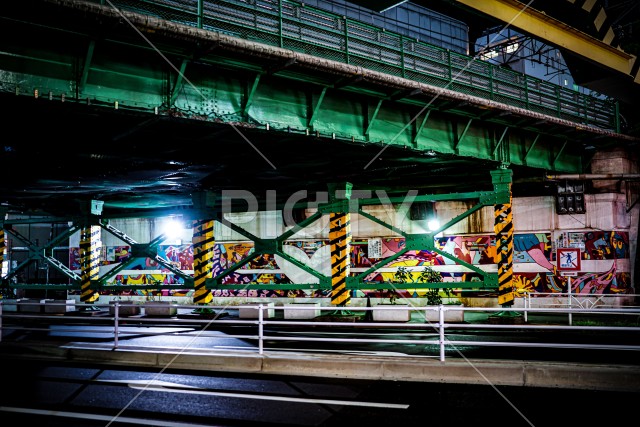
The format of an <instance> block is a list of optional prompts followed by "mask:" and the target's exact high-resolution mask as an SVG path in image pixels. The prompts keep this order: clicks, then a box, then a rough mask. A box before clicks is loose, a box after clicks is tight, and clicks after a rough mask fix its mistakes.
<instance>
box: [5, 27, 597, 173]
mask: <svg viewBox="0 0 640 427" xmlns="http://www.w3.org/2000/svg"><path fill="white" fill-rule="evenodd" d="M48 31H50V32H51V37H50V40H46V41H45V43H43V46H41V47H40V46H39V47H29V46H27V47H25V49H26V51H27V54H26V55H25V54H22V57H21V58H22V61H20V62H17V61H15V60H13V59H12V58H14V57H15V56H16V55H19V53H18V48H15V50H16V52H14V51H12V50H11V47H10V49H8V50H6V51H4V52H0V60H2V62H0V63H3V64H7V65H5V66H3V67H0V68H3V70H2V71H3V74H2V75H3V77H2V79H3V82H4V84H5V85H6V84H11V85H13V86H14V87H15V89H16V91H17V93H20V94H24V95H30V96H32V95H33V90H34V88H38V89H39V90H40V92H41V93H47V92H51V93H52V96H53V101H54V102H55V101H58V102H60V101H61V96H62V95H63V94H66V98H65V102H86V101H87V100H90V101H91V103H92V105H95V106H104V107H105V108H113V103H114V102H115V101H118V102H119V108H120V109H127V108H129V109H137V110H140V109H142V110H146V111H154V110H155V109H158V114H159V115H161V116H162V115H169V114H171V112H170V111H169V110H168V109H167V108H166V107H165V106H164V104H165V102H164V101H165V100H166V99H167V98H168V97H171V98H175V102H174V106H175V109H176V110H177V111H179V112H182V113H186V114H187V115H188V114H192V115H194V116H195V115H197V117H198V120H202V117H206V118H208V120H212V121H213V120H215V121H222V122H230V123H236V122H246V123H249V124H251V125H252V126H255V125H265V126H266V125H267V124H269V126H270V127H271V128H272V129H280V130H285V129H286V130H291V131H292V132H301V133H304V132H305V131H306V130H308V129H309V128H310V127H312V128H313V130H314V132H316V133H317V134H318V135H321V136H328V137H329V136H334V137H335V138H336V139H340V140H346V141H355V142H358V143H361V144H370V143H375V144H379V143H380V142H382V141H384V143H386V144H392V145H394V146H398V147H411V148H412V149H414V150H416V151H422V152H424V151H435V152H436V153H440V154H443V155H456V156H461V157H471V158H478V159H483V160H492V161H493V160H496V159H495V154H496V150H497V148H499V147H505V152H506V153H507V154H508V158H506V159H499V160H500V161H506V162H507V163H511V164H516V165H524V166H528V167H532V168H540V169H544V170H553V171H562V172H567V173H582V172H584V171H583V170H582V169H583V168H582V165H583V164H584V161H583V159H582V157H583V154H584V153H583V150H582V146H581V145H580V144H576V143H568V144H566V145H565V146H564V149H561V150H558V147H559V146H562V145H563V144H564V143H565V142H567V138H566V136H561V137H559V136H558V135H557V132H549V131H548V130H547V129H545V128H549V126H531V125H529V124H528V123H531V120H529V121H525V122H523V124H522V125H521V126H514V124H513V119H512V118H510V117H506V116H501V115H499V114H491V115H489V116H485V114H484V113H485V112H486V109H484V110H482V109H476V108H469V107H468V106H467V104H465V103H464V102H458V103H451V104H450V105H451V106H452V108H440V105H441V104H442V102H444V100H443V99H440V100H438V101H437V102H434V100H433V97H432V96H431V95H421V94H419V93H417V92H416V90H417V89H416V88H415V87H414V88H413V89H412V88H411V87H410V85H409V83H407V85H409V86H407V88H406V90H404V92H402V93H403V94H404V95H406V94H407V93H408V94H414V95H415V96H411V97H406V96H405V97H404V98H401V99H397V100H395V101H392V100H389V98H390V96H389V92H391V91H392V89H391V88H385V87H383V86H378V87H377V88H376V87H374V86H372V85H371V84H370V83H368V82H367V81H366V79H365V81H360V80H358V79H357V78H354V79H352V80H347V81H348V82H349V84H346V85H343V84H341V82H344V81H345V80H344V79H345V77H339V76H329V75H326V74H322V73H320V72H316V73H315V74H314V73H313V72H311V71H300V70H299V69H297V68H296V69H294V67H297V64H296V62H295V58H288V59H287V58H282V60H281V62H280V63H281V64H282V63H284V64H291V65H287V66H284V67H283V66H282V65H280V67H278V66H277V63H276V65H269V62H267V61H264V60H260V59H259V58H255V57H251V56H247V57H239V56H237V55H236V56H234V57H233V58H232V57H231V56H225V55H224V54H223V53H224V52H221V51H220V49H217V50H216V51H215V53H216V55H212V54H206V55H204V56H203V57H202V58H200V59H199V60H198V62H197V63H196V62H190V63H189V64H190V66H189V84H186V82H184V84H182V85H181V87H182V89H180V93H181V94H183V95H184V96H180V97H176V94H177V90H174V91H173V92H171V93H169V94H167V78H166V75H167V72H166V69H167V64H166V62H165V60H164V59H163V58H162V57H161V56H160V55H158V53H157V52H155V51H154V50H153V49H152V48H150V47H149V46H146V45H145V44H144V41H143V40H141V41H140V42H139V43H138V44H135V43H131V42H128V43H127V44H124V43H123V42H122V41H118V40H115V38H114V39H105V40H104V41H101V45H100V48H96V49H94V51H93V53H92V55H91V57H92V58H91V73H90V75H89V76H88V77H87V78H82V77H80V80H86V84H85V85H84V89H83V91H82V97H81V98H78V99H76V98H75V97H74V96H73V91H69V82H76V84H78V85H80V84H81V83H82V81H78V80H77V79H76V77H75V76H74V73H73V66H72V65H73V64H76V63H79V62H80V63H82V62H87V56H88V55H87V52H86V51H85V52H81V51H66V52H65V51H64V50H63V48H62V47H61V46H66V45H69V43H57V41H58V39H59V38H60V39H64V40H65V41H67V39H68V38H69V37H72V36H70V35H68V34H65V36H64V37H62V36H59V34H58V31H56V30H55V29H53V28H52V29H49V30H48ZM78 37H79V38H80V37H81V38H82V39H84V40H86V37H87V35H78ZM103 44H104V45H105V46H104V47H103V46H102V45H103ZM114 47H119V48H118V49H115V48H114ZM160 48H161V49H162V52H163V55H165V56H166V57H167V58H169V59H170V60H171V61H172V62H178V63H181V64H182V66H184V65H185V64H186V63H187V61H188V60H189V59H190V58H192V56H193V55H192V54H191V53H190V52H191V51H192V48H191V47H190V46H187V45H185V44H184V42H182V41H180V40H175V41H174V42H173V44H169V43H165V44H163V45H160ZM23 50H24V49H23ZM54 54H55V58H56V59H52V58H51V57H52V55H54ZM5 60H6V61H5ZM42 61H54V62H55V63H56V64H57V65H56V66H55V67H49V68H48V70H47V73H48V74H47V76H46V78H44V76H42V75H41V74H40V73H41V71H38V70H41V69H42V68H41V67H38V66H37V65H38V64H41V63H42ZM270 67H276V68H279V69H278V70H277V71H278V72H277V74H275V73H274V74H268V70H269V69H270ZM183 69H184V68H183ZM265 70H267V71H265ZM265 73H266V74H265ZM259 76H263V77H264V76H268V77H269V78H266V77H265V78H260V77H259ZM178 78H180V75H179V76H178ZM251 79H253V84H252V85H251V84H250V87H249V90H247V81H251ZM258 81H259V85H260V97H257V96H256V95H255V94H256V90H257V84H258ZM10 82H20V83H10ZM298 82H300V83H298ZM176 83H178V82H176ZM309 83H312V84H314V85H318V86H317V87H318V88H319V91H320V92H319V95H318V94H317V93H318V91H317V90H315V91H314V90H313V88H312V89H311V90H310V89H309ZM177 86H178V85H175V89H177ZM310 91H311V92H315V93H316V95H315V96H314V100H313V102H310V100H309V96H308V94H309V92H310ZM243 99H244V100H245V101H249V102H245V103H244V105H243V101H242V100H243ZM384 101H386V102H384ZM425 106H427V107H428V108H427V109H426V110H425V111H424V114H425V116H423V118H422V119H421V120H415V119H414V118H415V115H416V113H417V112H419V111H420V110H421V109H424V108H425ZM249 107H250V108H249ZM488 108H495V107H488ZM371 110H374V111H373V114H372V112H371ZM442 110H446V111H442ZM496 111H498V112H499V111H500V110H499V109H497V110H496ZM243 116H247V117H243ZM483 116H484V119H481V118H482V117H483ZM460 118H463V119H464V121H465V127H464V130H463V131H462V132H461V133H460V134H458V133H457V132H456V131H454V129H455V127H456V125H455V124H456V123H457V122H458V121H459V120H460ZM412 122H413V123H412ZM407 124H409V125H407ZM505 126H514V127H511V128H510V129H509V135H510V138H506V137H504V138H501V139H500V140H499V142H498V144H496V143H495V141H494V140H493V136H492V135H493V133H494V132H495V129H496V128H499V129H504V127H505ZM567 129H568V130H570V131H571V132H573V133H574V135H575V138H572V139H573V140H579V139H580V138H590V137H591V136H592V135H591V134H590V132H589V130H588V129H587V128H584V129H580V128H578V127H576V128H567ZM549 153H552V155H549Z"/></svg>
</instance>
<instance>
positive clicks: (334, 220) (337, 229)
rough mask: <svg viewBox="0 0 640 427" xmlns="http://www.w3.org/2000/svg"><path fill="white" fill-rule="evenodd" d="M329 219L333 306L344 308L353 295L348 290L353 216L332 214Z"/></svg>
mask: <svg viewBox="0 0 640 427" xmlns="http://www.w3.org/2000/svg"><path fill="white" fill-rule="evenodd" d="M329 218H330V219H329V244H330V245H331V304H333V305H340V306H343V305H347V304H350V303H351V295H350V294H349V291H348V290H347V277H348V276H349V271H350V269H351V222H350V220H351V214H349V213H342V212H340V213H331V215H330V217H329Z"/></svg>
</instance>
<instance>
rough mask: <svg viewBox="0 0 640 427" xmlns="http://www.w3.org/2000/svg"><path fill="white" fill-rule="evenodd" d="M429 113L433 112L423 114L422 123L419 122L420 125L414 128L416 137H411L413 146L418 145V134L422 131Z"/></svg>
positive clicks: (428, 111)
mask: <svg viewBox="0 0 640 427" xmlns="http://www.w3.org/2000/svg"><path fill="white" fill-rule="evenodd" d="M431 111H433V110H427V112H426V113H425V115H424V117H423V118H422V121H421V122H420V125H419V126H418V127H417V128H416V135H415V136H414V137H413V145H414V146H416V145H417V144H418V138H420V134H421V133H422V129H424V125H426V124H427V120H429V116H430V115H431Z"/></svg>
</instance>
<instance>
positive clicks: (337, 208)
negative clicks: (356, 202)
mask: <svg viewBox="0 0 640 427" xmlns="http://www.w3.org/2000/svg"><path fill="white" fill-rule="evenodd" d="M352 207H353V203H352V202H351V201H350V200H339V201H337V202H333V203H322V204H320V205H318V212H320V213H322V214H330V213H339V212H345V213H346V212H350V213H354V212H357V208H355V210H354V209H352Z"/></svg>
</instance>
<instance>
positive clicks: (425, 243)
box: [404, 233, 435, 251]
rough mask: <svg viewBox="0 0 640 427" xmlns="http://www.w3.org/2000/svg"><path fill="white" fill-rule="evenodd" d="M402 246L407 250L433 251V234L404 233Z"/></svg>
mask: <svg viewBox="0 0 640 427" xmlns="http://www.w3.org/2000/svg"><path fill="white" fill-rule="evenodd" d="M404 238H405V241H404V246H405V248H406V249H407V250H408V251H421V250H425V249H426V250H428V251H433V250H434V248H435V245H434V243H433V234H431V233H428V234H410V233H407V234H405V235H404Z"/></svg>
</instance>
